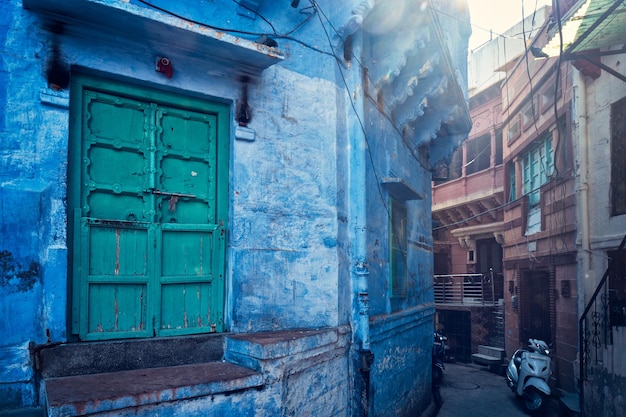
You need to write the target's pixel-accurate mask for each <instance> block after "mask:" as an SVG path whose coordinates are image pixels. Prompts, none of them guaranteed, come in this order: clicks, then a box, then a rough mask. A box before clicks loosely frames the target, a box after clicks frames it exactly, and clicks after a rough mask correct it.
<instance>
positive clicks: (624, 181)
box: [611, 97, 626, 216]
mask: <svg viewBox="0 0 626 417" xmlns="http://www.w3.org/2000/svg"><path fill="white" fill-rule="evenodd" d="M620 214H626V97H625V98H623V99H621V100H620V101H618V102H617V103H613V104H612V105H611V215H612V216H617V215H620Z"/></svg>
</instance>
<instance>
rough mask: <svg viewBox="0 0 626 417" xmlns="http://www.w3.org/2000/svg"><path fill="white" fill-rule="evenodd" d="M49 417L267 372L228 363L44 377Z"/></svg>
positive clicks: (156, 398) (233, 383)
mask: <svg viewBox="0 0 626 417" xmlns="http://www.w3.org/2000/svg"><path fill="white" fill-rule="evenodd" d="M44 384H45V390H46V393H47V398H48V415H49V416H50V417H60V416H63V417H69V416H78V415H89V414H94V413H99V412H106V411H112V410H121V409H124V408H128V407H138V406H145V405H151V404H158V403H161V402H167V401H176V400H184V399H188V398H194V397H201V396H206V395H214V394H225V393H229V392H233V391H238V390H244V389H249V388H257V387H261V386H263V376H262V375H261V374H260V373H258V372H255V371H252V370H250V369H248V368H244V367H242V366H238V365H234V364H231V363H227V362H209V363H204V364H192V365H180V366H171V367H162V368H149V369H136V370H128V371H119V372H109V373H101V374H92V375H80V376H68V377H60V378H49V379H46V380H45V381H44Z"/></svg>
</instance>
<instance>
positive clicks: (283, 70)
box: [0, 0, 469, 416]
mask: <svg viewBox="0 0 626 417" xmlns="http://www.w3.org/2000/svg"><path fill="white" fill-rule="evenodd" d="M91 1H94V0H91ZM96 3H101V4H105V5H106V4H107V3H108V4H111V5H115V7H120V8H128V9H132V10H133V11H134V13H137V14H138V15H139V16H146V17H148V18H150V17H151V16H154V14H159V15H161V16H165V17H163V21H165V22H171V24H174V23H175V22H178V21H180V20H179V18H178V17H177V16H179V17H180V16H184V17H186V18H188V19H190V20H193V21H196V22H205V23H209V24H212V25H214V26H216V27H220V28H226V27H227V28H236V29H240V30H242V31H243V32H246V33H235V34H233V35H232V36H234V38H235V39H249V40H255V39H256V38H257V35H256V34H260V33H267V34H268V35H273V37H274V38H275V39H276V40H277V42H278V49H279V50H280V51H282V52H283V53H284V59H283V60H276V63H275V64H274V65H272V66H269V68H267V69H265V70H264V71H262V72H260V73H258V74H256V75H255V76H253V77H252V81H251V83H250V85H249V105H250V109H251V112H250V113H251V116H252V117H251V121H250V122H249V123H248V125H247V129H248V130H246V132H247V134H248V135H249V134H250V132H252V133H253V135H254V140H250V137H249V136H248V137H246V138H242V137H239V136H238V133H237V132H238V129H237V126H236V123H235V120H234V115H235V113H236V109H237V104H238V102H239V100H241V91H242V90H241V88H242V86H241V83H240V77H239V75H238V74H237V73H236V72H235V71H234V70H233V67H232V66H230V65H229V64H228V63H224V62H219V61H218V60H212V59H210V57H209V56H207V54H206V53H199V52H196V50H195V49H194V48H193V45H189V44H186V43H185V39H163V40H162V43H161V44H154V43H148V42H144V41H143V39H142V37H141V33H140V31H141V29H140V28H138V29H135V32H133V31H131V33H134V35H133V36H130V37H128V36H124V37H119V36H116V33H115V31H110V32H104V33H97V32H95V31H93V30H89V29H88V28H87V26H88V25H87V26H86V27H85V28H83V29H81V30H84V33H70V34H64V35H57V36H55V35H53V34H52V33H51V32H50V31H48V30H46V28H47V27H48V26H46V24H47V23H46V19H45V18H44V17H42V13H40V11H39V10H38V9H37V7H34V6H37V5H39V4H41V3H40V2H39V0H33V1H31V2H30V4H27V5H26V6H33V5H34V6H33V7H34V9H35V10H31V9H29V7H26V8H24V4H23V3H22V1H20V0H9V1H5V2H2V3H0V49H1V50H2V51H3V54H2V58H1V61H0V108H3V112H2V116H1V117H0V217H1V224H0V230H1V233H0V265H1V268H2V271H1V273H2V275H1V278H0V279H1V281H0V285H1V286H2V287H1V288H0V317H1V320H0V335H2V338H1V339H0V361H1V363H2V365H3V366H2V367H1V368H0V411H1V410H4V409H13V408H19V407H28V406H33V405H37V404H39V403H40V402H41V399H40V398H39V395H40V394H39V391H38V389H39V386H38V384H37V382H36V375H35V373H34V370H33V369H34V367H33V360H32V358H31V350H30V349H29V346H31V347H32V346H33V345H41V344H45V343H58V342H63V343H64V342H68V341H72V335H71V331H70V327H69V326H68V321H69V320H70V319H71V317H70V313H69V311H70V309H69V306H70V305H71V304H70V296H69V295H68V281H67V280H68V268H69V267H68V247H69V246H70V245H71V243H72V242H71V240H70V239H69V238H68V225H67V218H68V213H67V208H66V195H67V164H68V158H67V151H68V150H67V147H68V136H69V121H70V115H69V93H68V91H67V90H61V91H56V90H53V89H51V88H49V86H48V82H47V80H46V77H45V66H46V62H47V60H48V59H49V58H50V55H51V51H52V49H53V44H54V42H56V41H58V43H59V47H60V51H61V54H62V59H63V61H64V62H65V63H67V64H68V65H71V66H72V71H81V72H85V73H90V74H96V75H101V76H102V77H105V78H112V79H117V80H121V81H124V82H127V83H129V84H137V85H145V86H149V87H152V88H159V89H163V90H167V91H172V92H175V93H178V94H181V95H183V96H184V95H189V96H194V97H201V98H205V99H207V100H217V101H220V102H225V103H229V104H230V106H231V109H232V114H233V125H232V129H231V143H232V144H231V161H230V165H231V170H230V210H231V218H230V230H229V249H228V251H227V265H228V276H227V279H226V282H227V287H226V294H227V295H226V304H225V312H224V314H225V324H226V328H227V330H228V331H230V332H232V333H234V334H240V333H251V332H263V331H281V330H290V329H297V328H308V329H314V328H323V327H324V328H325V327H337V326H342V325H348V326H349V327H350V328H351V329H352V334H351V336H349V337H348V339H349V343H348V345H347V346H344V347H343V348H342V349H347V352H350V354H349V358H350V360H347V361H346V360H345V359H346V358H344V359H338V361H339V362H333V361H330V362H328V363H324V365H321V366H322V369H323V370H321V371H320V370H316V371H314V372H313V374H314V375H312V376H311V375H309V376H307V375H308V374H307V373H306V372H299V373H295V374H293V375H297V378H296V376H292V377H291V379H290V380H291V381H292V382H294V384H293V385H292V387H294V388H292V390H293V389H298V388H297V387H304V386H306V385H307V384H309V383H310V381H311V378H313V379H314V378H318V379H320V378H322V376H321V375H324V372H326V374H327V375H334V378H335V379H336V378H338V377H339V376H340V375H339V374H337V373H334V372H333V371H334V370H336V369H337V368H338V367H341V368H342V369H344V370H345V375H344V377H345V378H346V381H345V384H346V385H345V386H346V387H352V388H353V391H357V390H358V383H354V382H353V380H355V379H358V373H359V372H358V367H359V365H358V360H359V351H360V350H362V349H363V348H366V349H367V348H371V350H372V352H373V354H374V362H373V363H372V366H371V388H370V394H371V398H370V400H371V401H370V406H369V407H370V410H371V411H372V412H375V415H390V416H391V415H394V416H395V415H414V414H415V412H417V411H420V410H422V409H423V408H424V407H425V406H426V405H427V404H428V402H429V395H430V386H429V385H430V348H431V343H432V340H431V338H432V314H433V312H434V311H433V307H432V288H431V275H432V259H431V255H432V250H431V249H432V239H431V229H430V227H431V224H430V222H431V220H430V219H431V216H430V203H431V200H430V174H429V159H428V155H424V161H422V162H423V164H422V165H420V163H417V161H416V160H415V158H413V157H412V156H411V152H413V151H415V150H414V149H412V150H411V152H409V149H408V148H407V143H406V142H403V141H402V140H401V138H400V136H399V135H398V131H397V126H394V125H393V123H390V120H389V118H388V117H385V116H384V115H382V114H381V113H380V112H379V111H378V110H377V106H376V103H375V100H371V98H372V97H368V94H375V88H373V87H372V86H370V87H372V88H371V89H369V88H368V85H367V80H366V79H367V71H366V67H368V66H369V67H371V69H375V68H377V65H380V63H377V62H378V61H376V59H372V57H371V56H368V53H369V51H368V49H367V45H368V44H369V43H370V42H371V41H372V38H373V37H376V36H380V34H378V33H375V32H371V33H367V32H365V34H363V35H359V37H357V38H356V39H357V41H358V42H357V44H356V45H355V47H354V48H355V49H354V50H355V51H356V52H357V53H359V54H360V53H361V51H362V50H363V51H364V55H360V56H361V58H365V59H364V60H363V62H360V60H355V59H351V61H350V63H349V65H348V64H346V63H345V62H340V63H339V64H338V62H337V59H336V58H335V57H334V56H333V55H332V54H333V53H337V54H338V55H339V56H340V57H341V55H342V54H343V52H344V49H343V45H342V43H341V42H340V39H339V37H338V35H337V33H334V30H333V27H334V28H337V29H338V30H339V32H340V33H341V34H342V35H344V36H345V35H348V34H351V33H353V32H354V31H356V29H358V27H359V25H360V24H362V19H360V17H362V16H366V15H367V13H368V12H369V9H368V7H366V6H367V4H366V3H367V2H359V1H356V0H355V1H346V2H340V3H341V4H335V3H336V2H333V1H330V0H328V1H319V10H321V11H323V13H317V14H312V12H313V9H311V8H310V7H309V6H310V4H309V3H308V2H305V1H302V2H301V3H302V4H301V5H300V6H299V9H295V8H292V7H289V2H270V1H262V2H247V3H249V4H254V3H258V4H260V6H259V8H258V12H259V14H260V15H263V17H266V18H267V19H268V20H270V21H271V22H272V25H273V26H274V28H272V27H271V26H270V25H269V24H268V23H267V22H266V21H264V20H263V19H262V18H261V17H260V16H256V17H254V16H253V15H251V14H250V13H249V11H246V10H245V9H242V8H241V6H238V5H237V4H236V3H235V2H219V5H218V4H217V3H216V2H213V1H201V2H197V1H190V0H188V1H179V2H174V3H172V2H169V1H165V0H153V1H151V3H152V4H153V5H154V6H156V7H157V8H164V9H167V10H169V11H171V12H172V13H173V14H175V15H177V16H174V15H172V14H165V13H163V12H162V11H159V10H158V9H155V8H153V7H150V6H149V5H147V4H145V2H143V1H138V0H131V1H130V2H129V3H123V4H122V3H119V2H114V1H113V0H102V1H100V2H96ZM283 3H284V4H283ZM304 3H307V4H304ZM442 3H443V4H442V5H439V6H441V7H443V5H447V4H448V3H454V2H442ZM43 4H51V2H47V1H43ZM120 4H121V5H120ZM407 4H408V3H407ZM403 7H407V8H410V7H413V6H408V5H405V6H403ZM355 10H356V12H355ZM407 10H409V9H407ZM43 15H45V13H43ZM400 18H401V17H400ZM405 18H407V19H409V15H408V14H407V15H406V16H405ZM331 23H332V26H331ZM300 24H301V26H300ZM294 28H295V29H296V30H295V31H293V32H292V33H290V31H291V30H292V29H294ZM275 31H276V32H278V33H279V34H280V33H283V34H286V35H284V36H278V35H276V34H275V33H274V32H275ZM249 33H255V35H251V34H249ZM448 35H449V36H450V37H451V38H452V40H454V41H455V42H450V39H448V40H444V41H443V43H442V45H445V44H446V42H448V44H449V45H454V48H452V49H453V51H452V60H453V62H454V63H455V64H458V66H457V67H454V68H453V70H456V71H458V72H459V74H461V77H456V75H455V74H452V75H450V76H451V80H452V81H451V83H454V82H457V83H458V84H459V86H460V87H463V86H464V82H465V85H466V81H465V78H463V74H464V71H465V69H464V65H465V62H464V60H465V58H464V56H463V54H464V48H463V47H462V45H463V44H464V42H465V44H466V42H467V36H468V34H467V33H463V31H462V30H457V29H453V30H450V31H448ZM329 38H330V42H331V43H332V47H331V45H330V44H329ZM235 43H236V42H235ZM459 44H460V45H461V46H460V47H458V50H457V49H455V48H457V45H459ZM362 45H366V47H365V48H362ZM413 48H414V46H411V45H408V46H406V48H405V49H403V50H402V51H401V52H402V53H405V52H406V50H407V49H408V50H412V49H413ZM447 53H449V51H448V52H445V51H444V52H443V55H445V54H447ZM400 55H402V54H400ZM155 56H167V57H168V58H169V59H170V60H171V62H172V64H173V67H174V75H173V77H172V78H171V79H168V78H165V77H164V76H163V74H160V73H158V72H156V71H155V70H154V59H155ZM461 57H462V59H461ZM234 59H237V58H236V57H235V58H234ZM339 61H342V60H341V59H339ZM394 63H395V62H394ZM412 70H413V69H411V68H408V69H407V70H406V71H409V72H410V71H412ZM377 71H378V72H380V71H381V70H380V68H379V69H378V70H377ZM374 72H376V71H374ZM392 72H393V71H392ZM403 74H404V73H403V70H399V71H398V74H397V75H398V76H402V75H403ZM374 87H375V86H374ZM452 95H454V94H453V92H449V93H447V96H452ZM455 100H456V101H457V103H456V104H454V105H458V106H460V107H463V106H465V103H464V102H463V97H462V96H461V98H460V102H459V100H458V97H457V98H456V99H455V98H452V99H451V100H450V101H451V102H452V103H454V102H455ZM446 106H447V107H452V106H453V104H450V105H449V106H448V105H446ZM446 106H442V107H441V108H442V109H443V108H447V107H446ZM439 111H441V110H439V109H435V110H434V112H439ZM461 124H463V123H461ZM415 126H418V128H417V131H418V132H417V133H422V132H420V129H419V123H417V122H415V123H414V124H413V129H415ZM462 129H463V128H461V130H462ZM425 130H428V129H425ZM435 130H436V129H435ZM467 130H469V128H467ZM427 135H431V133H430V132H428V133H427ZM415 136H419V135H415ZM435 136H436V132H435ZM461 136H462V133H461ZM429 137H430V136H429ZM458 140H459V139H458V138H457V137H456V136H455V137H454V139H453V140H450V139H446V138H443V139H440V140H439V142H437V157H439V156H440V154H441V155H443V156H444V157H445V156H446V155H447V154H448V153H450V152H451V150H452V149H453V148H454V146H455V143H458ZM424 143H428V141H427V140H424ZM413 144H414V146H415V148H416V149H417V147H418V145H419V143H416V142H415V141H414V142H413ZM433 149H434V148H433ZM363 174H364V175H363ZM381 175H384V176H389V175H392V176H393V175H396V176H398V177H401V178H403V179H404V180H406V181H407V182H408V183H409V184H410V186H411V187H412V188H413V189H415V190H418V191H419V192H420V193H421V194H423V198H422V199H421V200H416V201H410V202H408V203H407V209H408V213H409V217H410V219H411V220H410V222H409V224H410V230H409V239H410V242H411V249H410V254H409V256H408V265H407V266H408V269H409V271H410V274H409V277H410V279H409V287H408V295H407V297H405V298H401V299H392V298H390V296H389V265H388V257H389V254H388V245H389V242H388V235H389V222H388V213H387V204H388V200H387V197H388V196H387V194H386V191H385V190H384V189H383V190H381V188H380V176H381ZM361 177H362V178H361ZM361 245H362V248H360V247H361ZM355 271H356V272H355ZM359 274H362V275H359ZM359 277H366V278H365V281H360V284H359V282H357V281H358V279H359ZM363 283H365V285H366V289H367V293H366V294H365V296H366V297H365V298H363V297H361V298H359V297H358V295H357V293H358V290H359V285H362V284H363ZM17 306H19V307H17ZM362 313H364V314H362ZM362 317H365V320H366V321H365V322H366V323H367V322H369V326H370V327H369V329H364V325H363V324H359V320H360V319H361V318H362ZM365 339H367V340H365ZM370 343H371V344H370ZM368 344H369V346H368ZM338 363H340V364H341V365H338ZM264 366H266V367H272V366H275V364H273V363H271V362H270V363H265V365H264ZM315 375H317V376H315ZM341 375H343V372H342V373H341ZM298 378H301V379H298ZM322 379H323V378H322ZM331 379H332V378H331ZM333 380H334V379H333ZM329 384H330V383H329ZM336 384H340V382H336ZM336 384H335V385H333V386H336ZM328 386H329V387H330V385H328ZM321 389H322V391H323V388H321ZM328 389H329V392H337V391H333V389H331V388H328ZM292 392H293V391H292ZM400 392H401V393H403V394H406V395H403V396H402V398H405V399H406V398H410V400H407V401H408V402H398V393H400ZM245 395H249V394H245ZM259 395H260V394H259ZM336 395H339V397H341V396H342V395H345V393H342V394H336ZM320 396H323V395H322V394H321V393H320ZM358 397H359V394H358V393H356V392H353V393H352V394H351V398H349V399H348V403H349V404H350V405H349V406H348V407H347V408H345V409H342V410H341V411H340V413H341V414H342V415H356V413H357V412H358V411H357V410H358V407H357V406H356V404H357V402H358ZM291 398H292V400H291V401H294V400H293V398H299V397H297V396H295V397H291ZM339 399H341V400H342V401H343V400H345V398H343V397H341V398H339ZM331 400H332V398H331ZM202 401H203V400H198V401H197V404H196V405H194V407H196V406H198V407H202V406H203V405H202V404H203V403H202ZM232 401H234V400H224V403H223V404H225V405H223V407H226V408H224V409H227V408H228V407H231V406H232ZM253 401H254V402H255V403H259V402H263V401H266V402H267V407H270V408H267V411H268V412H269V411H270V410H274V409H275V408H281V407H283V406H284V407H286V408H288V409H290V410H297V409H298V405H297V404H286V405H285V404H283V405H282V406H281V405H280V404H278V405H277V404H276V403H275V401H279V400H278V399H277V398H275V397H274V394H267V395H260V396H257V397H255V399H254V400H253ZM325 401H328V399H326V400H325ZM235 402H236V401H235ZM390 404H395V405H394V407H390V406H389V405H390ZM168 407H169V406H168ZM272 407H274V408H272ZM309 407H315V405H309ZM199 409H201V408H199ZM164 410H165V411H164V412H166V413H172V415H175V413H176V410H175V409H170V408H167V407H166V408H164ZM313 411H314V410H311V412H313ZM385 413H386V414H385ZM248 414H249V415H253V414H251V411H250V412H248V411H246V413H244V414H242V415H248Z"/></svg>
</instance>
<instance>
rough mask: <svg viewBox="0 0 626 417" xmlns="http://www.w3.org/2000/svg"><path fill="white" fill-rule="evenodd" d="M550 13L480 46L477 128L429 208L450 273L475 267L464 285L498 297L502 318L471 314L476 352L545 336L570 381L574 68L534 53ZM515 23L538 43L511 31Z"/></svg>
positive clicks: (558, 373) (561, 381)
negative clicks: (446, 249) (480, 346)
mask: <svg viewBox="0 0 626 417" xmlns="http://www.w3.org/2000/svg"><path fill="white" fill-rule="evenodd" d="M550 18H551V13H550V8H542V9H540V10H539V11H537V13H534V14H533V15H532V16H530V17H528V18H527V19H525V21H523V22H520V23H519V24H518V25H516V26H515V27H513V28H511V29H510V30H509V31H507V33H510V34H511V37H508V36H506V34H505V36H503V37H499V38H497V39H495V40H493V41H491V42H490V43H488V44H486V45H485V46H483V47H481V48H480V49H478V50H477V51H474V52H473V54H472V58H471V60H470V67H471V68H472V73H474V74H476V75H475V76H474V77H473V78H472V79H473V80H475V81H474V82H473V83H472V84H470V85H471V86H472V87H473V89H471V90H470V112H471V114H472V120H473V128H472V131H471V133H470V136H469V138H468V141H467V142H466V143H465V144H464V146H463V147H462V148H461V149H459V151H458V152H457V155H458V156H457V157H456V159H453V160H452V161H451V162H450V165H449V169H448V173H447V175H448V180H447V181H445V182H443V183H437V182H435V186H434V188H433V200H434V201H435V206H434V207H433V215H434V219H435V221H436V222H437V223H438V224H440V226H439V227H440V229H441V231H442V234H444V236H447V237H446V240H447V241H448V242H450V243H449V245H448V247H449V248H450V250H449V254H450V255H449V259H450V260H451V261H452V262H451V265H452V273H453V274H474V273H475V274H477V277H471V276H466V277H464V278H463V279H464V285H463V292H464V294H465V293H467V291H468V290H469V289H470V288H469V287H470V286H471V285H468V284H467V283H468V281H471V282H475V281H476V279H479V280H480V281H481V282H480V284H481V294H482V297H483V298H482V303H484V302H485V301H487V302H488V301H490V300H494V303H496V302H497V303H498V305H497V307H496V306H494V309H495V311H494V315H495V318H494V317H491V318H487V319H485V318H480V317H479V316H478V317H477V320H473V319H472V320H470V323H471V331H470V332H471V339H470V340H471V344H470V346H471V351H472V352H475V351H476V347H477V345H478V344H490V345H495V346H496V347H502V348H505V351H506V354H508V355H511V354H512V353H513V352H514V351H515V350H516V349H517V348H519V347H521V346H524V345H525V344H526V343H527V340H528V339H529V338H539V339H543V340H545V341H546V342H548V343H551V344H553V346H554V348H555V350H554V352H555V358H554V359H555V361H554V363H555V365H554V366H555V372H554V378H555V382H556V383H557V385H558V386H560V387H561V388H564V389H566V390H573V389H574V388H575V380H574V373H573V372H574V361H575V359H576V352H577V315H576V294H575V290H572V289H574V288H575V287H576V244H575V240H574V236H575V230H576V213H575V188H574V174H573V164H572V143H571V128H570V125H571V117H572V116H571V104H572V101H571V85H572V84H571V69H570V67H569V66H568V65H567V64H564V65H562V66H560V67H559V68H560V70H559V71H555V66H556V62H555V61H551V60H535V59H534V57H533V56H532V55H531V48H535V47H536V46H534V45H543V44H544V43H545V42H546V39H547V36H548V35H547V28H548V26H549V22H550ZM517 33H525V34H526V36H527V37H528V38H531V36H532V42H533V43H532V44H531V45H527V46H525V45H524V42H523V41H522V40H521V39H520V40H516V39H511V38H514V34H517ZM473 61H475V62H476V64H473V63H472V62H473ZM485 66H489V68H485ZM555 86H556V87H555ZM455 178H456V179H455ZM435 230H436V228H435ZM438 249H440V248H439V247H437V246H436V251H437V250H438ZM435 256H438V255H435ZM439 256H441V255H439ZM443 256H444V257H445V256H446V255H443ZM442 262H445V259H443V260H442ZM437 265H438V263H437V261H435V268H437ZM492 287H493V288H494V290H491V288H492ZM486 290H487V292H485V291H486ZM489 291H491V292H489ZM500 300H501V301H500ZM463 301H466V300H465V299H464V300H463ZM444 308H446V307H445V306H442V307H441V308H440V307H438V310H440V309H444ZM465 308H469V307H465ZM472 308H474V309H476V307H472ZM478 311H480V310H478ZM472 317H473V314H472ZM487 317H488V316H487ZM466 332H467V331H466ZM465 356H467V355H465Z"/></svg>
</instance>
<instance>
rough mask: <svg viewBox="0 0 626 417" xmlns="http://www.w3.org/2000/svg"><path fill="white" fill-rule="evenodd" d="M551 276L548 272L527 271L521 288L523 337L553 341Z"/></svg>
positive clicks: (523, 340) (523, 338)
mask: <svg viewBox="0 0 626 417" xmlns="http://www.w3.org/2000/svg"><path fill="white" fill-rule="evenodd" d="M550 310H551V309H550V274H549V273H548V272H547V271H527V272H525V273H524V274H523V282H522V288H521V314H520V318H521V337H522V340H521V342H522V343H525V342H526V341H527V340H528V339H529V338H533V339H541V340H543V341H545V342H546V343H548V344H550V342H551V341H552V331H551V328H552V326H551V317H552V314H551V311H550Z"/></svg>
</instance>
